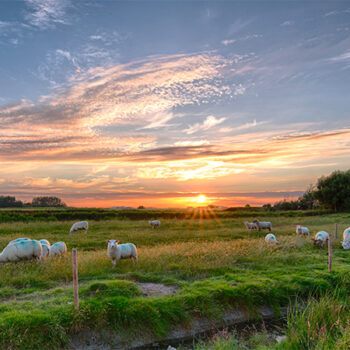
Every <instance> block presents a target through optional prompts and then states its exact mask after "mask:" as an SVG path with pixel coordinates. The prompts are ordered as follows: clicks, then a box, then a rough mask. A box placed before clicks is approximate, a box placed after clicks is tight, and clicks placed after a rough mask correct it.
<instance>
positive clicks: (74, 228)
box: [69, 221, 89, 234]
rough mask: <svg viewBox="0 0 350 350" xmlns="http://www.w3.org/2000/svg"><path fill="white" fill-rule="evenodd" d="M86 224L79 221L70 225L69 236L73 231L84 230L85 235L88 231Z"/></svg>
mask: <svg viewBox="0 0 350 350" xmlns="http://www.w3.org/2000/svg"><path fill="white" fill-rule="evenodd" d="M88 226H89V225H88V222H87V221H79V222H76V223H75V224H73V225H72V227H71V228H70V231H69V234H72V233H73V232H74V231H80V230H85V232H84V233H85V234H86V233H87V231H88Z"/></svg>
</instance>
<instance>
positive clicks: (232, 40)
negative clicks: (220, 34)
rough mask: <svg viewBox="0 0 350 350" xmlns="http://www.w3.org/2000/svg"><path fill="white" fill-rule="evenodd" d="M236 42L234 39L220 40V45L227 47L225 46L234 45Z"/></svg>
mask: <svg viewBox="0 0 350 350" xmlns="http://www.w3.org/2000/svg"><path fill="white" fill-rule="evenodd" d="M236 41H237V40H236V39H227V40H222V41H221V44H223V45H225V46H227V45H230V44H234V43H235V42H236Z"/></svg>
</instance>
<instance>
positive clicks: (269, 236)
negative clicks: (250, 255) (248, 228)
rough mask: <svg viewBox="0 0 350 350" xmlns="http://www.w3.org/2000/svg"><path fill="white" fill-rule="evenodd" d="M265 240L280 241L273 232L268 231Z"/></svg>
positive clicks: (269, 241) (268, 241) (270, 241)
mask: <svg viewBox="0 0 350 350" xmlns="http://www.w3.org/2000/svg"><path fill="white" fill-rule="evenodd" d="M265 242H267V243H278V241H277V239H276V236H275V235H274V234H273V233H268V234H267V235H266V236H265Z"/></svg>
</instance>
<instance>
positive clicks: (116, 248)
mask: <svg viewBox="0 0 350 350" xmlns="http://www.w3.org/2000/svg"><path fill="white" fill-rule="evenodd" d="M107 243H108V247H107V255H108V257H109V258H110V259H111V260H112V264H113V267H114V266H115V265H116V263H117V262H118V261H119V260H120V259H132V261H133V262H135V261H136V260H137V249H136V246H135V245H134V244H133V243H124V244H119V241H117V240H115V239H109V240H107Z"/></svg>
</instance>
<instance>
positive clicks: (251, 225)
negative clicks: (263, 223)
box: [244, 221, 258, 232]
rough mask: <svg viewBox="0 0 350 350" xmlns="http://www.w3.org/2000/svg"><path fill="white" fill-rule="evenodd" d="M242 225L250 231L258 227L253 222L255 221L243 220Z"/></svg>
mask: <svg viewBox="0 0 350 350" xmlns="http://www.w3.org/2000/svg"><path fill="white" fill-rule="evenodd" d="M244 225H245V227H246V228H247V230H248V231H249V232H250V231H251V230H257V229H258V227H257V225H256V224H255V222H248V221H244Z"/></svg>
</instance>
